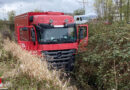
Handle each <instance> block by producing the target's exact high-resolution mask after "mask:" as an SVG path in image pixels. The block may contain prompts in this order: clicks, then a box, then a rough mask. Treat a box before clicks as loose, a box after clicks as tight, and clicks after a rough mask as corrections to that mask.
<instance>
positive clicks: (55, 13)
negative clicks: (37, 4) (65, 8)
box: [15, 11, 64, 18]
mask: <svg viewBox="0 0 130 90" xmlns="http://www.w3.org/2000/svg"><path fill="white" fill-rule="evenodd" d="M25 15H27V16H33V15H64V13H62V12H51V11H49V12H28V13H24V14H21V15H18V16H16V17H15V18H17V17H20V16H25Z"/></svg>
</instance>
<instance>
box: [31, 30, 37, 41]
mask: <svg viewBox="0 0 130 90" xmlns="http://www.w3.org/2000/svg"><path fill="white" fill-rule="evenodd" d="M31 37H32V41H33V42H35V41H36V39H35V31H34V30H33V29H32V30H31Z"/></svg>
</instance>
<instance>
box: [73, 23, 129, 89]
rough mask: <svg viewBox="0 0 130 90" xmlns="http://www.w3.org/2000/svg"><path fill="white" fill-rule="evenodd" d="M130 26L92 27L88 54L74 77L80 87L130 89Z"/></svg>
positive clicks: (79, 62)
mask: <svg viewBox="0 0 130 90" xmlns="http://www.w3.org/2000/svg"><path fill="white" fill-rule="evenodd" d="M129 28H130V26H127V25H125V26H120V24H117V23H115V24H113V25H111V26H105V25H103V24H98V23H97V24H89V43H88V46H87V51H86V52H84V53H81V54H80V55H79V56H78V57H77V62H76V67H75V71H74V76H75V78H76V80H77V82H78V84H79V86H80V87H83V88H84V89H87V87H88V85H90V86H91V87H92V88H97V89H98V90H109V89H110V90H112V89H115V90H129V88H130V30H129Z"/></svg>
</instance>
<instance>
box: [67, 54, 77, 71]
mask: <svg viewBox="0 0 130 90" xmlns="http://www.w3.org/2000/svg"><path fill="white" fill-rule="evenodd" d="M74 63H75V56H73V57H72V59H71V60H70V61H69V62H68V64H67V66H66V71H73V69H74Z"/></svg>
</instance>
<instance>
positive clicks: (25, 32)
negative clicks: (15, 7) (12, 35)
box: [19, 28, 30, 41]
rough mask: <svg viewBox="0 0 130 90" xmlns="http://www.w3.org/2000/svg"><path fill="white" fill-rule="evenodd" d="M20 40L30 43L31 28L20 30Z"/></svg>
mask: <svg viewBox="0 0 130 90" xmlns="http://www.w3.org/2000/svg"><path fill="white" fill-rule="evenodd" d="M19 32H20V40H21V41H30V39H29V28H26V30H23V28H20V31H19Z"/></svg>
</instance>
